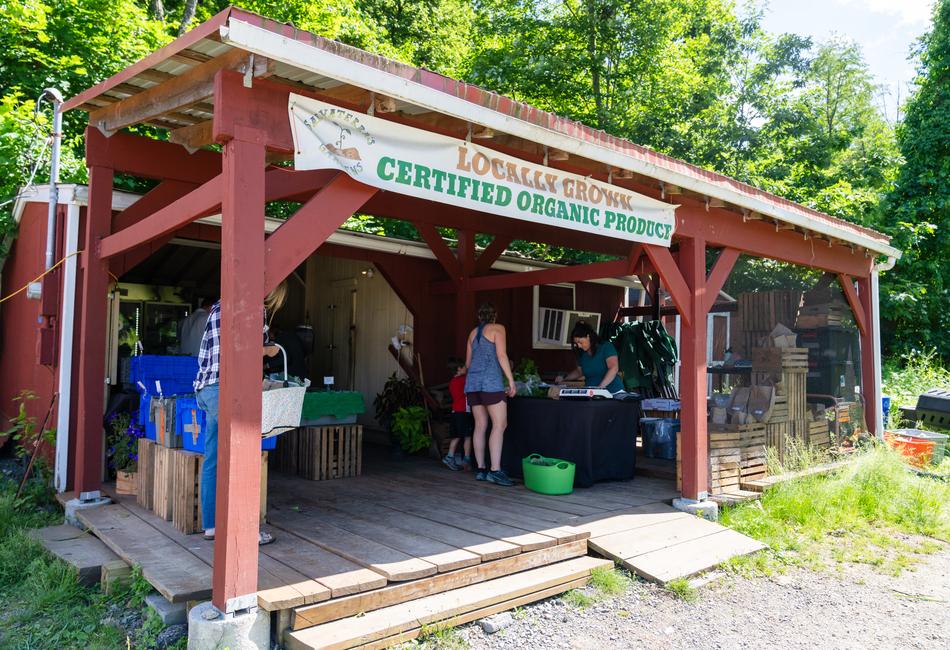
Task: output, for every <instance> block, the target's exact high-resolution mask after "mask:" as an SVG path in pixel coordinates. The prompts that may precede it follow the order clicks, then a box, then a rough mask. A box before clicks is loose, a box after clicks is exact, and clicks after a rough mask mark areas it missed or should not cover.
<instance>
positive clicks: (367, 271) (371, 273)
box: [360, 267, 376, 280]
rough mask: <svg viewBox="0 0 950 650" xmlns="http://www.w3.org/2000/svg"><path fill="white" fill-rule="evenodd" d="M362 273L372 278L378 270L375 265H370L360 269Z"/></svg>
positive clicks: (365, 276)
mask: <svg viewBox="0 0 950 650" xmlns="http://www.w3.org/2000/svg"><path fill="white" fill-rule="evenodd" d="M360 275H362V276H363V277H364V278H366V279H367V280H371V279H372V278H373V276H374V275H376V271H375V270H374V269H373V267H369V268H365V269H363V270H362V271H360Z"/></svg>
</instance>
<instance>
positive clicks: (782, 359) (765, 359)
mask: <svg viewBox="0 0 950 650" xmlns="http://www.w3.org/2000/svg"><path fill="white" fill-rule="evenodd" d="M789 370H799V371H800V372H808V348H754V349H753V350H752V371H753V372H770V373H772V372H775V373H781V372H786V371H789Z"/></svg>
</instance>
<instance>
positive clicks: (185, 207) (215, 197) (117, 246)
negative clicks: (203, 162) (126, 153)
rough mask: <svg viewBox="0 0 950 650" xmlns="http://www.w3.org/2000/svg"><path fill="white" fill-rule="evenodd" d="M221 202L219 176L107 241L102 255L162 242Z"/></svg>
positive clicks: (103, 243)
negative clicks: (160, 240) (161, 238)
mask: <svg viewBox="0 0 950 650" xmlns="http://www.w3.org/2000/svg"><path fill="white" fill-rule="evenodd" d="M261 176H262V177H263V169H262V170H261ZM220 203H221V177H220V176H215V177H214V178H212V179H211V180H209V181H207V182H206V183H204V184H203V185H202V186H201V187H198V188H196V189H194V190H192V191H191V192H189V193H188V194H186V195H185V196H183V197H181V198H180V199H178V200H177V201H174V202H173V203H172V204H171V205H168V206H166V207H164V208H162V209H161V210H158V211H157V212H155V213H154V214H151V215H149V216H148V217H145V218H144V219H142V220H141V221H138V222H136V223H133V224H132V225H131V226H129V227H128V228H125V229H124V230H122V231H120V232H117V233H115V234H114V235H109V236H108V237H106V238H105V239H103V240H102V243H101V251H100V254H101V256H102V257H103V258H106V259H107V258H110V257H113V256H115V255H119V254H120V253H124V252H125V251H127V250H131V249H133V248H135V247H137V246H141V245H142V244H145V243H148V242H150V241H152V240H153V239H158V238H159V237H161V236H162V235H167V234H169V233H172V232H174V231H175V230H177V229H178V228H181V227H182V226H184V225H185V224H187V223H189V222H191V221H194V220H195V219H197V218H198V217H200V216H202V215H203V214H206V213H208V212H209V211H211V210H214V209H215V208H217V206H218V205H219V204H220Z"/></svg>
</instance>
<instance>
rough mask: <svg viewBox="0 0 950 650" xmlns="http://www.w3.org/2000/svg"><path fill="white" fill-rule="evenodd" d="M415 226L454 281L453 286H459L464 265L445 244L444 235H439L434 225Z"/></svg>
mask: <svg viewBox="0 0 950 650" xmlns="http://www.w3.org/2000/svg"><path fill="white" fill-rule="evenodd" d="M413 225H414V226H415V227H416V230H418V231H419V235H420V236H421V237H422V239H423V241H425V243H426V244H427V245H428V246H429V250H431V251H432V254H433V255H435V258H436V259H437V260H439V264H441V265H442V268H443V269H445V272H446V273H448V274H449V277H450V278H451V279H452V285H453V286H455V285H457V284H458V282H459V278H460V277H461V275H462V265H461V263H460V262H459V260H458V259H457V258H456V257H455V254H454V253H452V249H451V248H449V246H448V244H446V243H445V240H444V239H443V238H442V235H440V234H439V231H438V230H436V228H435V226H433V225H432V224H428V223H422V222H413Z"/></svg>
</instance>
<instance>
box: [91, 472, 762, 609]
mask: <svg viewBox="0 0 950 650" xmlns="http://www.w3.org/2000/svg"><path fill="white" fill-rule="evenodd" d="M675 496H677V494H676V492H675V490H674V486H673V483H672V482H671V481H666V480H661V479H655V478H648V477H638V478H636V479H635V480H633V481H626V482H617V483H600V484H597V485H595V486H594V487H592V488H588V489H578V490H576V491H575V492H574V493H573V494H570V495H564V496H557V497H551V496H545V495H540V494H536V493H533V492H530V491H528V490H527V489H525V488H524V487H523V486H515V487H512V488H501V487H498V486H495V485H492V484H489V483H482V482H476V481H475V480H474V478H473V475H472V474H471V473H462V472H450V471H448V470H446V469H445V468H444V467H443V466H442V465H441V464H439V463H438V462H436V461H431V460H426V459H410V460H407V461H402V462H392V461H388V460H373V461H371V462H368V463H367V464H366V466H365V467H364V475H363V476H360V477H356V478H347V479H339V480H334V481H323V482H313V481H307V480H304V479H299V478H296V477H289V476H285V475H281V474H278V473H276V472H272V473H271V475H270V478H269V496H268V524H267V525H266V526H265V529H266V530H269V531H270V532H272V533H273V534H274V535H275V537H276V538H277V541H276V542H275V543H274V544H271V545H269V546H265V547H262V548H261V555H260V567H259V574H258V584H259V589H260V592H259V594H258V601H259V604H260V606H261V607H263V608H264V609H267V610H269V611H278V610H285V609H290V608H295V607H299V606H302V605H309V604H313V603H319V602H321V601H325V600H328V599H331V598H340V597H345V596H351V595H353V594H359V593H364V592H368V591H373V590H378V589H381V588H383V587H386V586H387V585H391V584H394V583H400V584H405V583H406V581H412V580H418V579H422V578H429V577H431V576H435V575H437V574H443V573H449V572H459V571H463V570H465V569H467V568H471V567H476V569H471V570H478V569H477V567H478V566H479V565H481V564H482V563H487V562H491V561H495V560H500V559H503V558H514V557H515V556H518V555H520V554H524V553H531V552H535V551H539V550H542V549H551V548H555V547H558V546H559V545H565V544H572V543H573V544H575V545H576V544H577V543H578V542H581V541H583V540H587V539H588V538H590V543H591V547H592V548H594V549H596V550H598V551H599V552H602V553H605V554H607V555H608V556H610V557H614V558H616V559H617V560H618V561H621V562H624V563H625V564H627V565H628V566H631V567H632V568H635V566H633V565H634V564H635V562H632V561H631V560H634V559H635V558H637V557H639V556H647V559H652V561H653V565H657V564H658V563H659V565H660V566H659V568H658V569H657V568H654V569H651V570H653V571H654V573H656V574H657V579H664V577H665V576H666V575H668V574H669V573H670V570H671V566H670V564H671V562H673V561H674V560H675V559H676V558H677V557H682V556H681V554H676V553H673V554H672V555H671V554H669V553H667V554H666V555H663V551H664V549H665V548H667V547H669V546H672V545H675V544H680V543H686V542H689V543H691V544H693V545H694V546H695V547H696V548H702V546H703V542H701V541H698V538H701V537H706V536H708V535H710V534H712V533H717V534H719V533H721V532H722V531H723V530H725V529H722V528H721V527H718V526H717V527H716V530H713V529H708V528H706V527H704V526H703V524H699V525H698V526H699V527H698V528H697V527H692V526H690V525H689V522H688V519H695V518H693V517H689V516H687V515H684V514H683V513H679V512H677V511H674V510H673V509H672V508H670V507H669V506H668V505H667V504H668V503H669V501H670V500H671V499H672V498H673V497H675ZM116 499H117V503H116V504H114V505H110V506H104V507H101V508H95V509H90V510H87V511H83V512H82V513H81V518H82V520H83V522H84V523H85V524H86V525H87V526H89V527H90V528H91V529H92V530H93V532H94V533H95V534H96V535H97V536H98V537H99V538H100V539H102V540H103V541H104V542H105V543H106V544H107V545H108V546H109V547H110V548H111V549H112V550H113V551H115V552H116V553H117V554H118V555H119V556H120V557H122V558H123V559H125V560H126V561H128V562H130V563H135V564H138V565H140V566H141V567H142V570H143V575H144V576H145V578H146V579H147V580H149V582H151V583H152V585H153V586H154V587H155V588H156V589H158V590H159V591H160V592H161V593H162V594H163V595H164V596H165V597H166V598H168V599H169V600H171V601H173V602H183V601H189V600H201V599H207V598H209V597H210V586H211V563H212V560H213V544H212V543H210V542H206V541H204V540H203V539H202V537H201V535H183V534H181V533H179V532H178V531H177V530H176V529H175V528H174V527H173V526H172V524H171V523H170V522H166V521H164V520H162V519H161V518H159V517H158V516H156V515H154V514H153V513H151V512H149V511H146V510H144V509H142V508H140V507H139V506H137V505H136V504H135V500H134V498H129V497H122V496H120V497H116ZM671 525H672V526H673V528H671V529H670V530H669V531H668V532H669V533H670V534H669V535H668V536H667V535H665V533H664V532H662V531H663V526H671ZM644 526H650V527H651V529H650V530H651V534H649V535H646V536H644V534H643V531H642V530H641V531H640V532H636V530H635V529H641V528H643V527H644ZM710 526H715V525H713V524H710ZM728 532H731V531H728ZM599 538H604V539H605V540H606V541H605V542H604V543H600V544H598V543H597V540H598V539H599ZM641 540H646V541H642V542H641ZM707 541H708V540H707ZM722 541H723V542H726V541H728V540H725V538H722ZM733 541H734V540H733ZM743 552H747V551H743ZM657 553H659V554H660V556H661V557H659V558H657V557H656V554H657ZM650 554H653V556H652V558H651V556H650ZM717 561H721V559H719V560H717ZM700 563H701V562H700ZM673 564H675V562H673ZM693 564H696V562H693ZM691 566H692V565H691ZM702 568H706V567H705V566H704V567H702ZM696 570H698V569H696V568H693V569H692V571H691V572H695V571H696ZM645 575H648V576H649V575H650V573H649V572H647V573H645Z"/></svg>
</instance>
